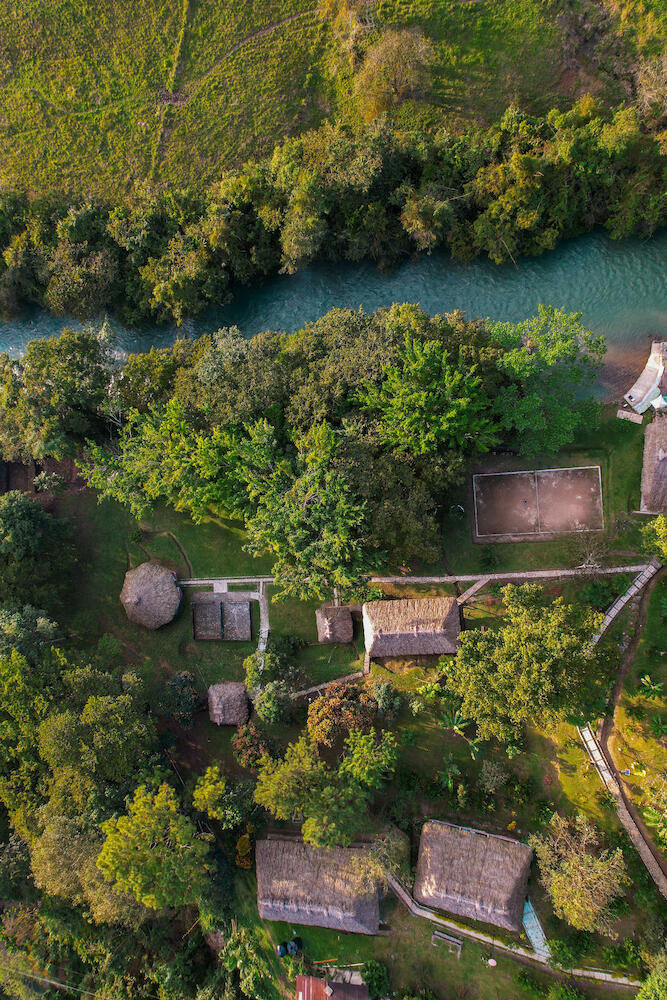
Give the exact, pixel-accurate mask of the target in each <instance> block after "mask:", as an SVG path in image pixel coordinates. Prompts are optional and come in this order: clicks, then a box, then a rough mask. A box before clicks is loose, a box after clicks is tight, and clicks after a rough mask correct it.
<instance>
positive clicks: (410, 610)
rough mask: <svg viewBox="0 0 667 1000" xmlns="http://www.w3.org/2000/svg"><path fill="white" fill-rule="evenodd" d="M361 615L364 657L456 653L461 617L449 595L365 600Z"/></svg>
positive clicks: (457, 607) (456, 605)
mask: <svg viewBox="0 0 667 1000" xmlns="http://www.w3.org/2000/svg"><path fill="white" fill-rule="evenodd" d="M362 615H363V620H364V640H365V643H366V654H367V655H368V656H374V657H378V658H382V657H390V656H398V657H400V656H432V655H436V656H444V655H453V654H454V653H456V640H457V638H458V635H459V632H460V631H461V620H460V617H459V606H458V604H457V603H456V600H455V598H453V597H424V598H420V599H408V600H400V601H369V602H368V603H367V604H364V606H363V608H362Z"/></svg>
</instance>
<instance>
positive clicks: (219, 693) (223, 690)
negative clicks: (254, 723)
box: [208, 681, 250, 726]
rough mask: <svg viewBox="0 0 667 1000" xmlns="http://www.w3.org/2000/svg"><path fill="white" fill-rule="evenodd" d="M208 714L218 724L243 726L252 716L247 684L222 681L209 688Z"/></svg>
mask: <svg viewBox="0 0 667 1000" xmlns="http://www.w3.org/2000/svg"><path fill="white" fill-rule="evenodd" d="M208 714H209V717H210V719H211V722H215V724H216V726H243V725H244V724H245V723H246V722H247V721H248V719H249V717H250V704H249V702H248V692H247V691H246V686H245V684H242V683H241V681H222V682H221V683H220V684H212V685H211V686H210V688H209V689H208Z"/></svg>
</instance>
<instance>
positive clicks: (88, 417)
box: [0, 329, 112, 461]
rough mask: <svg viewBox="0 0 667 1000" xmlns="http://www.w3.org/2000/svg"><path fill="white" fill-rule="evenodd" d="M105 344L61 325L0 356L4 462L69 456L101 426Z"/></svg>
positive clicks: (107, 359)
mask: <svg viewBox="0 0 667 1000" xmlns="http://www.w3.org/2000/svg"><path fill="white" fill-rule="evenodd" d="M111 369H112V361H111V355H110V352H109V349H108V347H107V346H106V345H105V344H104V343H103V342H102V341H101V340H99V339H98V338H97V337H95V336H93V335H92V334H90V333H84V332H80V331H76V330H69V329H65V330H63V332H62V333H61V334H60V336H59V337H50V338H48V339H45V340H42V339H37V340H31V341H30V342H29V344H28V346H27V348H26V352H25V354H24V355H23V357H22V358H21V359H20V360H17V359H16V358H10V357H9V356H8V355H7V354H0V410H1V411H2V414H3V419H2V421H0V453H2V456H3V457H4V458H5V459H7V460H10V461H25V460H29V459H33V458H36V459H39V458H44V457H45V456H48V455H51V456H53V457H54V458H58V459H61V458H65V457H66V456H68V455H73V454H75V453H76V451H77V450H78V449H79V448H80V447H81V445H82V444H83V442H84V440H85V439H86V438H87V437H95V436H97V435H98V434H99V432H100V430H101V429H102V427H103V425H104V422H103V417H102V411H103V405H104V403H105V400H106V395H107V389H108V385H109V381H110V377H111Z"/></svg>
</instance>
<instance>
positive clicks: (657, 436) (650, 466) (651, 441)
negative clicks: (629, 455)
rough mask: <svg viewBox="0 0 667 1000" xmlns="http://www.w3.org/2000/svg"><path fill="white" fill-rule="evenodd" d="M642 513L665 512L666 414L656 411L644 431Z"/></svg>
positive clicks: (666, 488)
mask: <svg viewBox="0 0 667 1000" xmlns="http://www.w3.org/2000/svg"><path fill="white" fill-rule="evenodd" d="M639 509H640V510H641V512H642V513H643V514H667V416H663V415H662V413H657V414H656V416H655V419H654V421H653V423H650V424H648V425H647V427H646V430H645V431H644V464H643V466H642V499H641V506H640V508H639Z"/></svg>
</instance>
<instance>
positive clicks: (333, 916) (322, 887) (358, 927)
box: [256, 838, 380, 934]
mask: <svg viewBox="0 0 667 1000" xmlns="http://www.w3.org/2000/svg"><path fill="white" fill-rule="evenodd" d="M363 850H364V848H343V847H335V848H331V849H327V848H324V847H311V846H310V845H309V844H305V843H304V842H303V841H302V840H292V839H285V840H281V839H279V838H276V839H274V838H269V839H267V840H258V841H257V848H256V860H257V906H258V908H259V915H260V917H261V918H262V919H263V920H282V921H285V922H286V923H290V924H308V925H314V926H316V927H330V928H332V929H333V930H337V931H349V932H350V933H352V934H377V932H378V930H379V928H380V900H379V895H378V893H377V892H368V891H366V892H363V891H362V892H360V891H359V890H358V889H357V887H356V884H355V881H354V876H353V872H352V870H351V868H350V862H351V860H352V858H354V856H355V855H358V854H360V853H362V852H363Z"/></svg>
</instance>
